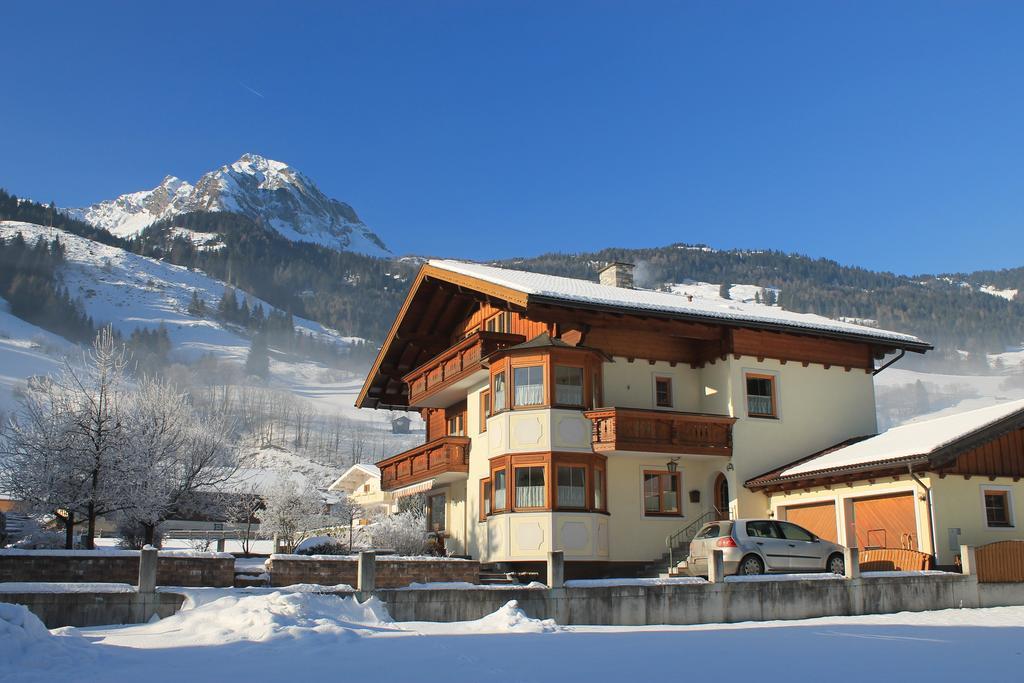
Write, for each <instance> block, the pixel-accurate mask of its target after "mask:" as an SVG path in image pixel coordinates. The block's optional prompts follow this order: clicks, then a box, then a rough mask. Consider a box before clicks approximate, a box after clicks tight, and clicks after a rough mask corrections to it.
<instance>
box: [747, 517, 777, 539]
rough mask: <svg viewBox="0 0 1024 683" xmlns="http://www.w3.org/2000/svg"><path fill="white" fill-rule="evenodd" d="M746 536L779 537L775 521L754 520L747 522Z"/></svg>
mask: <svg viewBox="0 0 1024 683" xmlns="http://www.w3.org/2000/svg"><path fill="white" fill-rule="evenodd" d="M747 536H750V537H751V538H780V536H779V530H778V529H776V528H775V522H770V521H768V520H756V521H752V522H747Z"/></svg>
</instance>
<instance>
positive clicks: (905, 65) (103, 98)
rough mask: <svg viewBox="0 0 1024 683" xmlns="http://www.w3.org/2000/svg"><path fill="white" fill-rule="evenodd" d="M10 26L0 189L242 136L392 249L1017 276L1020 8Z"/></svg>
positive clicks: (234, 149) (12, 14)
mask: <svg viewBox="0 0 1024 683" xmlns="http://www.w3.org/2000/svg"><path fill="white" fill-rule="evenodd" d="M4 23H5V24H6V26H7V28H6V29H5V31H4V40H3V41H0V64H3V65H4V67H5V68H4V76H5V78H4V87H3V92H4V97H3V98H2V100H0V131H2V134H0V187H5V188H7V189H9V190H10V191H13V192H15V193H17V194H21V195H24V196H29V197H32V198H34V199H37V200H40V201H50V200H53V201H56V202H57V203H58V204H61V205H65V206H76V205H83V204H88V203H92V202H94V201H98V200H100V199H106V198H110V197H113V196H116V195H118V194H121V193H123V192H128V191H133V190H138V189H144V188H149V187H152V186H154V185H155V184H157V183H158V182H159V181H160V180H161V179H162V178H163V176H165V175H167V174H173V175H177V176H179V177H182V178H186V179H188V180H195V179H196V178H197V177H198V176H199V175H200V174H202V173H203V172H204V171H207V170H210V169H212V168H214V167H216V166H219V165H221V164H224V163H228V162H230V161H233V160H235V159H236V158H237V157H239V156H240V155H241V154H242V153H244V152H247V151H253V152H258V153H261V154H264V155H266V156H269V157H273V158H276V159H280V160H282V161H285V162H288V163H290V164H291V165H293V166H295V167H296V168H298V169H299V170H301V171H303V172H304V173H306V174H307V175H309V176H310V177H312V178H313V179H314V180H315V181H316V182H317V183H318V184H319V185H320V187H321V189H323V190H324V191H325V192H326V193H327V194H328V195H330V196H334V197H337V198H338V199H341V200H343V201H347V202H349V203H351V204H352V205H353V206H354V207H355V209H356V210H357V211H358V212H359V213H360V215H361V216H362V217H363V219H364V220H365V221H366V222H367V223H368V224H369V225H371V227H373V228H374V229H375V230H376V231H377V232H378V233H379V234H380V235H381V236H382V237H383V238H384V240H385V241H386V242H387V243H388V244H389V245H391V246H392V248H393V249H394V250H395V251H398V252H402V253H421V254H433V255H444V256H453V257H463V258H480V259H485V258H494V257H508V256H514V255H530V254H536V253H540V252H542V251H550V250H559V251H579V250H592V249H598V248H602V247H606V246H629V247H634V246H656V245H663V244H668V243H671V242H677V241H684V242H691V243H696V242H702V243H707V244H710V245H712V246H715V247H720V248H731V247H749V248H772V249H781V250H785V251H798V252H801V253H806V254H810V255H812V256H826V257H829V258H834V259H836V260H839V261H841V262H843V263H849V264H857V265H863V266H865V267H870V268H873V269H885V270H893V271H896V272H904V273H914V272H936V271H950V270H973V269H978V268H1000V267H1012V266H1020V265H1024V249H1022V247H1024V229H1022V228H1024V191H1022V190H1024V92H1022V89H1024V40H1022V39H1021V34H1022V30H1024V3H1019V2H985V1H964V2H957V3H950V2H940V1H935V0H929V1H927V2H912V1H909V0H908V1H901V2H898V3H893V2H864V1H859V2H820V1H817V0H814V1H810V0H809V1H808V2H803V3H795V2H776V1H773V2H761V1H756V2H755V1H752V2H685V3H684V2H667V3H654V2H600V1H593V2H578V3H571V2H567V3H561V2H550V1H549V2H526V1H522V2H479V1H472V2H471V1H468V0H467V1H466V2H422V1H417V2H407V3H396V2H384V1H375V2H359V3H354V2H349V3H328V2H310V3H269V2H267V3H264V2H254V1H250V2H246V3H237V4H229V3H227V2H203V3H193V2H187V1H179V2H175V3H173V4H170V5H168V4H158V3H137V2H132V3H128V2H123V3H113V2H96V3H70V2H68V3H61V4H51V3H46V2H32V3H19V4H14V3H8V4H6V5H5V7H4Z"/></svg>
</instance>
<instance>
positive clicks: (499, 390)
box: [494, 372, 505, 413]
mask: <svg viewBox="0 0 1024 683" xmlns="http://www.w3.org/2000/svg"><path fill="white" fill-rule="evenodd" d="M503 410H505V373H504V372H499V373H498V374H496V375H495V376H494V412H496V413H500V412H501V411H503Z"/></svg>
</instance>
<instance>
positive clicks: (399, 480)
mask: <svg viewBox="0 0 1024 683" xmlns="http://www.w3.org/2000/svg"><path fill="white" fill-rule="evenodd" d="M377 467H379V468H380V487H381V489H382V490H384V491H394V490H395V489H400V488H402V487H403V486H409V485H410V484H418V483H420V482H423V481H427V480H429V479H435V478H437V477H440V476H442V475H446V474H455V475H459V474H465V475H468V474H469V438H467V437H465V436H442V437H441V438H440V439H434V440H433V441H431V442H429V443H425V444H423V445H422V446H417V447H416V448H412V449H410V450H407V451H405V452H404V453H399V454H398V455H393V456H391V457H390V458H387V459H385V460H381V461H380V462H378V463H377ZM456 478H457V477H456Z"/></svg>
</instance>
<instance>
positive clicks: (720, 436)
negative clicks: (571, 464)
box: [585, 408, 736, 457]
mask: <svg viewBox="0 0 1024 683" xmlns="http://www.w3.org/2000/svg"><path fill="white" fill-rule="evenodd" d="M585 415H586V416H587V417H588V418H589V419H590V420H591V421H592V422H593V425H594V429H593V437H592V438H593V446H594V450H595V451H597V452H599V453H600V452H606V451H637V452H641V453H670V454H673V455H684V454H695V455H724V456H726V457H729V456H731V455H732V425H733V423H734V422H736V418H732V417H726V416H724V415H704V414H700V413H676V412H670V411H665V410H642V409H639V408H599V409H597V410H590V411H587V412H586V413H585Z"/></svg>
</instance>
